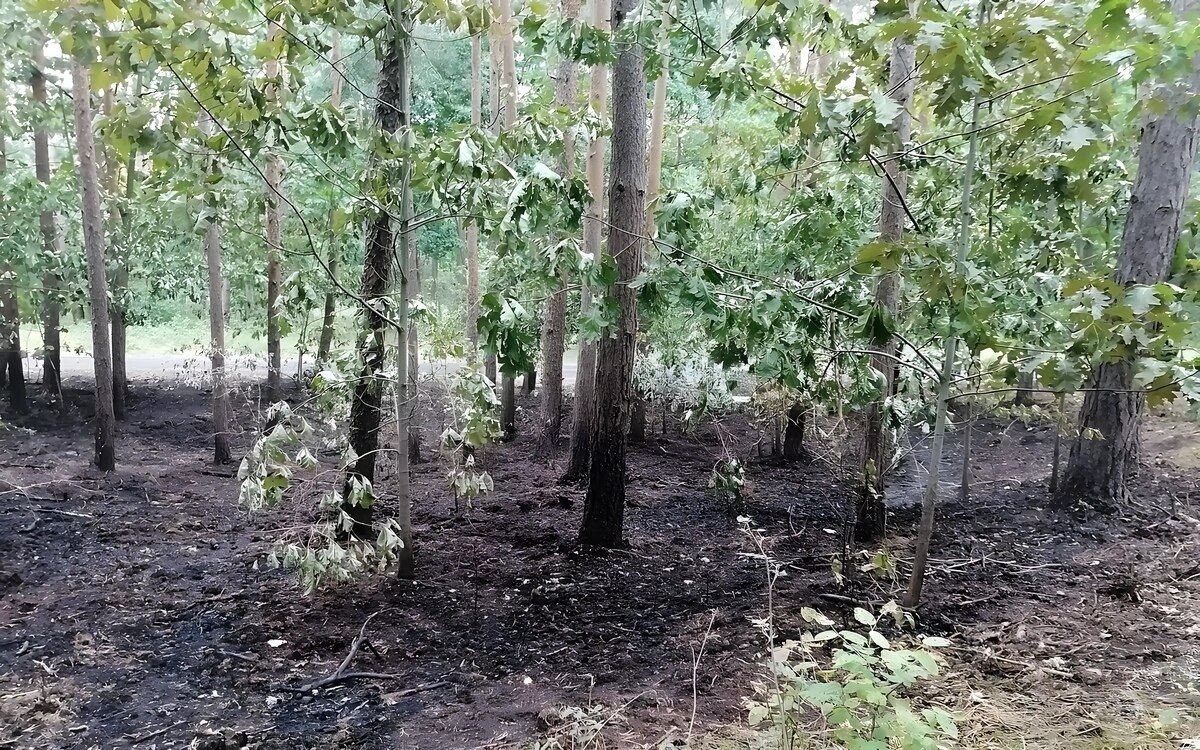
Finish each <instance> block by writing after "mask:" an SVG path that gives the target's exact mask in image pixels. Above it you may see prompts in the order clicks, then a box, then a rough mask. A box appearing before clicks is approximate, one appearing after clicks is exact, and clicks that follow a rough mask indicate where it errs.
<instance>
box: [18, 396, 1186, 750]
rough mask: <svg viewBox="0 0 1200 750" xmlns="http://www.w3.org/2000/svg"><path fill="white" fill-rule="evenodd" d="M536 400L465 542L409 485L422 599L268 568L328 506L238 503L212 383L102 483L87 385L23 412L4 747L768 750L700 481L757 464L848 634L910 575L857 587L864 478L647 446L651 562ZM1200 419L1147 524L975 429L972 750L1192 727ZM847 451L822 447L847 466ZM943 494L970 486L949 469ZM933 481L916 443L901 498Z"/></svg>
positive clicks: (1016, 446) (637, 492) (1033, 448)
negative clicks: (212, 457) (751, 709)
mask: <svg viewBox="0 0 1200 750" xmlns="http://www.w3.org/2000/svg"><path fill="white" fill-rule="evenodd" d="M78 385H82V383H78ZM534 398H535V397H525V400H524V401H523V405H524V407H525V408H524V410H523V412H522V416H521V419H522V420H523V421H522V425H523V427H524V431H523V433H522V436H521V437H519V438H518V439H516V440H515V441H513V442H511V443H508V444H505V445H500V446H496V447H493V448H490V449H488V450H486V451H485V452H484V453H483V455H482V456H481V463H482V464H483V466H484V468H486V469H488V470H489V471H490V472H491V473H492V475H493V477H494V479H495V486H496V490H495V493H494V494H492V495H490V496H488V497H485V498H484V499H482V501H480V502H479V503H478V504H477V507H476V508H475V509H474V510H473V511H472V512H471V513H469V514H468V515H467V516H466V517H464V518H462V519H460V520H457V521H453V520H451V519H452V516H453V504H452V500H451V498H450V495H449V493H448V491H447V489H446V487H445V471H446V467H445V465H444V462H443V461H441V460H438V459H437V458H436V457H434V460H432V461H428V462H425V463H420V464H417V465H416V466H415V467H414V485H413V486H414V510H413V515H414V518H415V519H416V531H417V535H418V539H419V544H418V549H417V555H418V568H419V570H418V579H417V580H416V581H414V582H406V581H399V580H395V579H391V578H384V577H372V578H367V579H364V580H362V581H360V582H357V583H355V584H353V585H348V586H345V587H342V588H339V589H336V590H334V591H331V592H325V593H320V594H317V595H315V596H313V597H309V598H305V597H303V596H301V594H300V592H299V590H298V589H297V586H296V584H295V582H294V579H293V578H292V577H291V576H290V575H289V574H287V573H286V572H283V571H272V570H268V569H267V568H266V566H265V564H264V563H265V556H266V554H267V552H268V551H269V549H270V546H271V542H272V540H273V539H274V538H276V534H277V531H278V529H280V528H282V527H285V526H288V525H291V524H295V523H296V522H297V521H302V520H303V519H304V513H303V512H300V511H285V510H276V511H270V512H266V513H263V514H261V515H256V516H253V517H250V516H247V514H246V513H245V512H244V510H242V509H240V508H239V507H238V506H237V480H236V478H235V476H234V475H235V467H214V466H212V465H210V463H209V454H210V439H209V434H208V431H209V427H208V409H209V402H208V398H207V396H206V395H205V394H204V393H202V392H200V391H197V390H195V389H193V388H191V387H188V386H185V385H179V384H173V383H169V382H165V381H164V382H151V381H139V382H137V383H135V384H134V397H133V399H132V401H131V413H130V416H129V419H128V421H126V422H125V423H123V424H122V425H121V426H120V428H119V449H118V463H119V467H118V470H117V471H116V472H114V473H112V474H110V475H108V476H105V475H103V474H102V473H99V472H97V471H96V470H95V469H93V468H91V467H90V466H89V462H88V459H89V458H90V451H91V443H92V437H91V431H90V426H89V424H88V419H89V416H90V415H89V412H90V406H89V404H88V401H89V394H87V393H86V392H84V391H82V390H76V391H73V392H72V393H71V405H70V407H69V408H68V409H67V410H66V411H65V412H64V413H63V414H61V415H58V414H57V413H55V412H51V411H49V410H47V409H46V408H45V407H43V406H39V407H38V408H36V409H35V411H34V413H33V414H32V415H31V416H29V417H25V418H13V420H12V422H11V429H8V430H6V431H3V432H0V482H2V484H0V550H3V552H2V553H0V555H2V556H0V748H38V749H41V748H103V749H105V750H107V749H108V748H125V747H137V748H185V747H191V748H201V749H202V750H221V749H222V748H235V747H242V746H243V745H244V746H247V747H251V748H264V749H266V748H272V749H280V750H282V749H284V748H287V749H289V750H291V749H299V748H343V749H349V748H355V749H368V748H370V749H379V750H383V749H384V748H388V749H391V748H422V749H425V748H428V749H430V750H441V749H442V748H479V747H490V748H516V747H523V746H525V743H528V742H530V741H532V740H534V739H536V738H541V742H542V743H543V744H542V747H545V748H554V747H563V748H568V747H576V748H582V747H609V748H612V747H647V748H650V747H683V746H684V741H685V739H687V738H688V737H689V736H691V737H692V745H691V746H696V747H710V748H734V747H748V746H752V745H753V743H754V742H755V741H756V738H755V737H754V736H753V735H751V734H750V733H749V732H747V731H746V730H745V729H744V719H745V706H744V700H745V698H746V697H747V696H749V695H750V694H751V685H752V683H754V682H755V681H758V680H761V678H762V676H763V667H762V663H763V662H762V660H763V658H764V655H765V652H766V643H765V639H764V637H763V636H762V634H761V632H760V630H759V629H758V628H757V627H756V625H755V623H754V622H753V620H755V619H756V618H763V617H766V616H767V615H768V614H770V611H769V609H768V605H767V601H768V599H767V585H766V576H765V574H764V567H763V561H762V560H761V559H760V558H756V557H755V556H754V554H753V553H754V552H755V545H754V543H753V541H752V539H751V538H750V536H748V535H747V534H746V533H745V532H743V531H742V530H741V529H740V528H739V525H738V523H737V522H736V520H734V519H733V518H732V517H731V516H730V515H729V514H728V513H726V512H725V511H724V509H723V508H722V507H721V505H720V503H719V502H718V501H717V500H716V499H715V498H714V496H713V494H712V492H711V491H710V490H709V489H708V488H707V486H706V484H707V480H708V476H709V472H710V470H711V468H712V466H713V464H714V462H715V461H716V459H717V458H718V457H719V456H720V455H721V453H722V450H723V448H722V445H723V442H724V443H725V444H728V445H730V446H731V447H733V448H734V449H735V450H737V451H738V452H739V453H740V454H741V455H743V456H746V457H748V459H749V464H748V470H747V475H748V479H749V492H748V494H749V497H748V506H747V508H746V509H745V511H744V513H745V514H746V515H747V516H749V517H751V518H752V519H753V523H754V526H755V528H757V529H760V530H761V532H760V533H761V539H762V540H763V544H764V545H765V548H766V550H767V552H768V553H769V554H770V556H771V557H772V558H774V559H775V560H777V561H778V562H779V563H780V564H781V565H783V566H785V568H786V570H787V572H788V575H787V576H785V577H782V578H780V579H779V580H778V581H777V583H776V585H775V591H774V596H773V602H774V611H773V615H774V617H775V621H776V626H777V628H778V631H779V632H780V633H781V634H782V635H783V636H784V637H787V636H788V635H789V634H791V635H794V634H795V633H796V632H797V631H798V629H799V628H801V627H803V623H802V621H801V618H800V610H801V607H805V606H813V607H817V608H819V609H821V610H822V611H824V612H826V613H827V614H829V615H830V616H832V617H835V618H846V617H848V615H849V608H850V607H852V606H853V603H854V602H857V603H861V604H866V605H871V606H878V605H881V604H882V603H884V602H886V601H888V600H889V599H891V598H893V597H895V596H896V595H897V594H896V592H898V591H899V586H900V584H899V583H896V582H893V581H890V580H885V579H876V578H872V577H869V576H864V575H860V576H859V577H858V580H857V581H856V583H854V584H853V585H852V586H848V587H844V586H839V585H838V583H837V582H836V581H835V577H834V573H833V570H832V568H831V561H832V560H833V559H834V558H835V557H836V556H837V555H838V553H839V551H840V541H839V540H840V538H841V532H840V529H841V524H842V518H843V515H844V508H846V507H847V501H848V499H849V498H850V496H851V489H850V486H849V485H848V484H847V482H846V481H844V480H843V479H842V477H843V476H844V473H843V472H840V471H838V470H837V469H836V466H833V465H831V462H830V461H828V460H827V458H828V457H827V456H814V457H813V458H812V459H811V460H808V461H803V462H799V463H798V464H796V465H785V464H782V463H779V462H778V461H776V460H774V459H771V458H769V457H768V458H759V457H758V456H757V450H756V449H755V448H754V446H753V441H754V440H756V439H757V433H756V432H754V431H753V430H752V429H750V428H749V427H748V425H747V424H746V421H745V418H744V417H742V416H739V415H734V416H731V417H729V418H728V419H727V420H726V421H725V423H724V425H723V426H722V427H721V428H719V429H718V428H716V427H714V426H712V425H710V426H708V427H705V428H702V429H701V430H700V432H699V434H698V435H695V436H684V435H681V434H680V433H679V432H678V429H677V427H676V426H675V425H674V424H672V426H671V428H670V431H669V434H667V435H654V436H652V438H651V440H650V441H649V442H647V443H644V444H641V445H636V446H633V447H632V448H631V453H630V456H629V460H630V473H629V482H628V487H629V509H628V512H627V515H626V532H627V536H628V539H629V542H630V547H629V549H627V550H622V551H609V552H597V551H591V550H582V549H580V548H578V547H576V546H575V544H574V538H575V534H576V530H577V525H578V522H579V516H580V512H581V508H582V502H583V492H582V490H581V489H579V488H577V487H572V486H564V485H561V484H559V482H558V475H559V468H558V467H557V466H555V465H553V464H547V462H545V461H543V460H540V459H537V458H534V457H533V455H534V451H533V449H532V445H533V444H532V438H531V437H529V435H528V434H529V432H530V429H531V426H530V424H529V421H530V420H529V415H530V414H532V413H536V409H535V408H534V401H533V399H534ZM251 406H252V402H251V401H243V403H242V405H241V408H240V412H241V413H240V416H241V417H242V424H247V425H249V424H251V423H252V421H253V413H252V411H253V410H252V408H251ZM1197 427H1198V426H1197V425H1196V424H1195V423H1193V422H1189V421H1186V420H1185V419H1183V418H1182V417H1181V416H1180V415H1178V414H1175V413H1166V414H1160V415H1156V416H1154V417H1153V418H1152V419H1151V420H1150V423H1149V425H1148V427H1147V429H1146V431H1145V434H1144V440H1143V442H1144V449H1143V450H1144V461H1145V463H1144V465H1143V468H1142V471H1141V476H1140V479H1139V480H1138V483H1137V486H1136V488H1135V494H1136V503H1135V504H1134V505H1133V506H1132V507H1131V508H1128V509H1125V510H1123V511H1122V512H1120V513H1116V514H1107V515H1106V514H1103V513H1100V512H1098V511H1094V510H1090V509H1080V508H1076V509H1070V510H1064V509H1057V508H1055V507H1053V506H1052V504H1051V503H1050V502H1049V500H1048V498H1047V490H1046V478H1047V475H1048V464H1049V456H1050V450H1051V442H1052V434H1053V427H1052V426H1051V425H1048V424H1031V425H1026V424H1023V423H1020V422H1014V421H1000V420H996V419H988V420H983V421H981V422H980V424H979V425H978V430H977V432H976V436H975V445H976V452H975V459H974V467H975V468H974V488H973V493H972V496H971V498H970V499H969V500H968V501H967V502H965V503H964V502H961V501H960V500H958V499H957V495H956V492H955V489H956V484H957V482H956V481H955V482H952V483H948V484H947V486H946V488H945V489H944V491H943V493H942V494H943V497H944V498H945V504H944V507H943V512H942V515H941V518H940V519H939V526H938V531H937V535H936V538H935V540H934V548H933V553H932V554H933V560H932V563H931V567H930V571H929V577H928V580H927V583H926V593H927V600H926V603H925V605H924V606H923V607H922V609H921V611H920V613H919V627H920V628H921V630H922V631H923V632H925V633H929V634H939V635H948V636H950V637H951V638H952V640H953V643H954V644H955V645H954V646H953V647H952V648H951V649H949V650H947V651H946V656H947V660H948V669H947V673H946V676H945V677H944V679H942V680H940V681H939V682H938V683H937V684H936V685H932V686H930V687H928V688H926V689H925V690H924V696H923V697H924V699H925V700H929V701H934V702H937V703H941V704H943V705H945V706H947V707H950V708H952V709H954V710H955V711H956V712H958V715H959V716H960V722H961V725H962V728H963V734H962V737H961V738H960V741H959V743H958V745H957V746H959V747H964V748H992V747H995V748H1001V747H1030V748H1043V747H1046V748H1048V747H1063V748H1068V747H1069V748H1094V749H1097V750H1098V749H1099V748H1159V747H1162V748H1167V747H1180V746H1181V745H1180V744H1179V742H1180V741H1181V740H1183V739H1186V738H1187V737H1188V736H1189V735H1187V734H1186V732H1187V731H1188V730H1186V729H1184V728H1183V727H1185V726H1186V722H1182V723H1180V722H1176V721H1174V717H1176V716H1181V717H1186V716H1187V715H1188V714H1189V713H1191V712H1192V711H1193V710H1194V709H1195V708H1196V706H1197V705H1198V704H1200V692H1197V689H1196V684H1197V682H1198V681H1200V562H1198V560H1200V520H1198V518H1200V507H1197V506H1198V504H1200V460H1198V458H1200V457H1198V456H1197V453H1196V451H1197V447H1196V446H1197V445H1198V444H1200V441H1198V440H1197V435H1198V434H1200V429H1198V428H1197ZM436 430H437V425H436V424H433V425H430V430H429V431H428V433H427V434H429V435H432V434H434V433H435V432H436ZM731 434H732V435H737V436H739V437H737V438H736V439H735V438H732V437H731ZM827 439H830V438H828V437H827V436H824V435H816V436H814V437H813V438H812V440H811V443H812V445H813V447H814V449H820V450H826V451H828V452H829V453H830V454H832V453H834V451H835V450H836V448H837V446H830V445H826V444H825V442H826V440H827ZM249 440H250V434H249V433H246V434H242V435H239V436H238V439H237V441H236V442H237V446H238V447H240V448H245V447H246V445H247V444H248V442H249ZM426 442H429V439H427V441H426ZM427 450H428V449H427ZM832 463H834V464H836V463H837V462H836V461H834V462H832ZM386 470H387V469H386V467H385V473H386ZM943 476H944V477H947V478H948V479H949V478H954V479H955V480H956V479H957V476H958V462H957V453H956V451H955V450H951V451H950V453H949V455H948V456H947V459H946V464H945V469H944V474H943ZM924 477H925V471H924V469H923V468H922V464H921V452H920V451H918V452H917V454H916V460H915V461H913V462H911V463H910V464H909V466H908V468H907V470H906V472H905V475H904V476H901V477H898V478H897V480H896V484H895V486H896V487H897V494H898V496H900V497H910V496H911V495H912V494H913V492H912V491H913V490H914V489H915V488H917V487H919V486H920V485H921V484H922V483H923V481H924ZM379 486H381V487H382V488H383V491H384V493H385V496H384V498H383V501H382V502H383V504H384V507H386V503H387V497H386V491H387V480H386V476H385V477H384V478H383V479H381V481H380V482H379ZM915 516H916V511H915V509H913V508H911V507H910V508H905V509H900V510H898V511H897V513H896V514H895V517H894V523H893V528H892V531H891V534H890V536H889V539H888V541H887V550H888V551H889V554H890V555H891V556H892V557H893V558H894V559H895V560H897V561H898V562H899V564H900V569H901V572H902V573H905V572H906V571H907V565H906V564H905V561H906V560H907V559H908V558H909V556H910V555H911V548H912V541H913V540H912V537H913V529H914V525H915ZM373 614H376V615H377V616H375V617H374V618H373V620H372V621H371V622H370V623H369V625H368V626H367V629H366V631H365V635H366V641H368V642H369V644H370V648H368V647H367V646H364V647H363V648H362V649H361V650H360V651H359V653H358V654H357V657H356V660H355V667H356V668H358V669H362V670H366V671H372V672H381V673H388V674H392V675H394V676H395V677H396V679H394V680H386V681H385V680H362V681H355V682H348V683H344V684H340V685H337V686H333V687H330V688H329V689H325V690H320V691H317V694H316V695H311V694H309V695H298V694H295V693H293V692H290V691H289V688H294V687H296V686H298V685H301V684H304V683H306V682H310V681H312V680H314V679H318V678H321V677H323V676H326V675H329V674H332V673H333V672H334V671H335V670H336V669H337V667H338V664H339V663H340V662H341V661H342V659H343V658H345V656H346V655H347V653H348V650H349V649H350V647H351V643H352V642H353V641H354V639H355V636H356V635H358V634H359V632H360V628H362V627H363V625H364V622H365V621H366V620H367V618H368V616H370V615H373ZM701 649H702V655H701V656H700V657H699V658H698V659H697V658H696V654H697V652H699V651H701ZM414 688H420V689H421V690H420V691H419V692H412V690H413V689H414ZM1164 710H1165V712H1164ZM693 721H694V728H692V724H693ZM601 730H602V732H601V734H602V736H601V738H600V739H598V740H595V741H593V742H592V744H590V745H588V744H585V743H586V742H587V740H588V736H589V734H590V733H592V732H595V731H601ZM1192 736H1194V735H1192ZM757 739H762V738H761V737H758V738H757ZM555 743H557V744H555ZM1182 746H1184V747H1186V746H1188V745H1182ZM1195 746H1200V743H1198V744H1197V745H1193V747H1195Z"/></svg>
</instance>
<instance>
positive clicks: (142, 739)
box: [129, 721, 187, 745]
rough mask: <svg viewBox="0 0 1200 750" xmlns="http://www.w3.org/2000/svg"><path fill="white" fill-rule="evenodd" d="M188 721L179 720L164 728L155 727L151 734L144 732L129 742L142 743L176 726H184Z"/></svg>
mask: <svg viewBox="0 0 1200 750" xmlns="http://www.w3.org/2000/svg"><path fill="white" fill-rule="evenodd" d="M186 723H187V722H186V721H177V722H175V723H174V724H169V725H167V726H165V727H163V728H162V729H155V730H154V731H153V732H151V733H150V734H143V735H142V736H141V737H137V738H135V739H133V740H131V741H130V743H129V744H131V745H140V744H142V743H143V742H149V741H150V740H152V739H154V738H155V737H161V736H163V735H164V734H166V733H167V732H169V731H171V730H172V729H174V728H175V727H178V726H182V725H184V724H186Z"/></svg>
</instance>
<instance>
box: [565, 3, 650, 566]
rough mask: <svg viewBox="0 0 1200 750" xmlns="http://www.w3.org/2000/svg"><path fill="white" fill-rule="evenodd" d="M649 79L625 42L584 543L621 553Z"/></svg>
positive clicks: (638, 52)
mask: <svg viewBox="0 0 1200 750" xmlns="http://www.w3.org/2000/svg"><path fill="white" fill-rule="evenodd" d="M639 1H640V0H617V2H616V3H615V5H614V7H613V14H612V28H613V29H614V30H616V29H618V28H620V26H621V23H622V22H623V21H624V20H625V19H626V18H627V17H629V15H630V14H632V13H633V12H634V11H635V10H636V9H637V6H638V3H639ZM645 91H646V73H645V70H644V68H643V55H642V49H641V47H640V46H638V45H637V44H631V43H628V42H626V43H622V44H621V45H620V46H619V48H618V55H617V63H616V65H615V66H614V68H613V153H612V177H611V180H612V181H611V185H610V189H609V212H608V213H609V217H610V221H611V227H610V230H609V234H608V254H609V255H610V256H611V257H612V258H613V259H614V261H615V262H616V265H617V283H616V286H615V288H614V289H613V290H612V291H611V294H612V295H613V296H614V297H615V298H616V302H617V306H618V309H619V311H620V312H619V313H618V317H617V330H616V331H615V332H613V333H615V334H616V335H606V336H604V337H603V338H601V339H600V343H599V346H598V347H597V359H596V361H597V368H596V387H595V394H594V395H595V401H596V411H595V425H594V427H593V430H592V456H591V462H590V468H589V471H588V489H587V496H586V499H585V502H584V510H583V525H582V527H581V528H580V532H579V540H580V542H582V543H584V544H595V545H599V546H602V547H616V546H620V545H622V544H623V543H624V518H625V447H626V430H627V429H628V427H629V403H630V397H631V395H632V393H631V391H632V384H633V365H634V357H635V356H636V352H637V330H638V317H637V316H638V310H637V292H636V290H635V289H633V287H632V286H630V284H631V283H632V282H633V280H634V279H635V278H636V277H637V275H638V273H639V272H640V271H641V268H642V232H643V231H644V230H645V227H646V94H645Z"/></svg>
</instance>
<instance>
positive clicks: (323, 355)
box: [317, 29, 345, 367]
mask: <svg viewBox="0 0 1200 750" xmlns="http://www.w3.org/2000/svg"><path fill="white" fill-rule="evenodd" d="M329 60H330V61H331V62H332V63H333V72H332V74H331V77H332V80H331V85H330V92H329V103H330V104H332V105H333V108H334V109H340V108H341V106H342V86H343V84H344V83H345V78H344V76H343V73H342V35H341V34H339V33H338V32H337V30H336V29H335V30H334V31H333V38H332V39H331V40H330V44H329ZM333 220H334V209H333V206H332V205H331V206H330V208H329V275H330V277H331V278H330V279H329V291H327V292H325V309H324V310H323V311H322V315H321V338H320V339H319V340H318V341H317V366H318V367H320V366H321V365H323V364H325V363H326V362H328V361H329V352H330V350H331V349H332V348H333V330H334V326H335V325H336V324H337V289H336V287H335V283H336V282H337V273H338V265H339V264H338V260H339V257H340V256H341V253H340V252H339V250H340V247H341V246H340V243H339V241H338V237H337V233H336V232H335V231H334V229H333Z"/></svg>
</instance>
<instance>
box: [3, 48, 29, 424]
mask: <svg viewBox="0 0 1200 750" xmlns="http://www.w3.org/2000/svg"><path fill="white" fill-rule="evenodd" d="M7 95H8V92H7V90H6V87H5V78H4V61H3V60H0V108H3V107H4V106H5V105H6V104H7V101H6V99H7ZM7 169H8V154H7V151H6V144H5V141H4V133H3V132H0V175H3V174H4V172H5V170H7ZM15 280H16V275H15V273H14V269H13V267H12V264H11V263H5V264H3V265H2V266H0V382H2V383H3V384H4V387H5V388H6V389H7V390H8V403H9V407H10V408H11V409H12V410H13V411H14V412H16V413H17V414H24V413H25V412H26V411H28V410H29V405H28V403H27V402H26V400H25V373H24V370H23V368H22V366H21V313H20V309H19V308H18V307H17V292H16V288H15V286H14V284H13V282H14V281H15Z"/></svg>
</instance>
